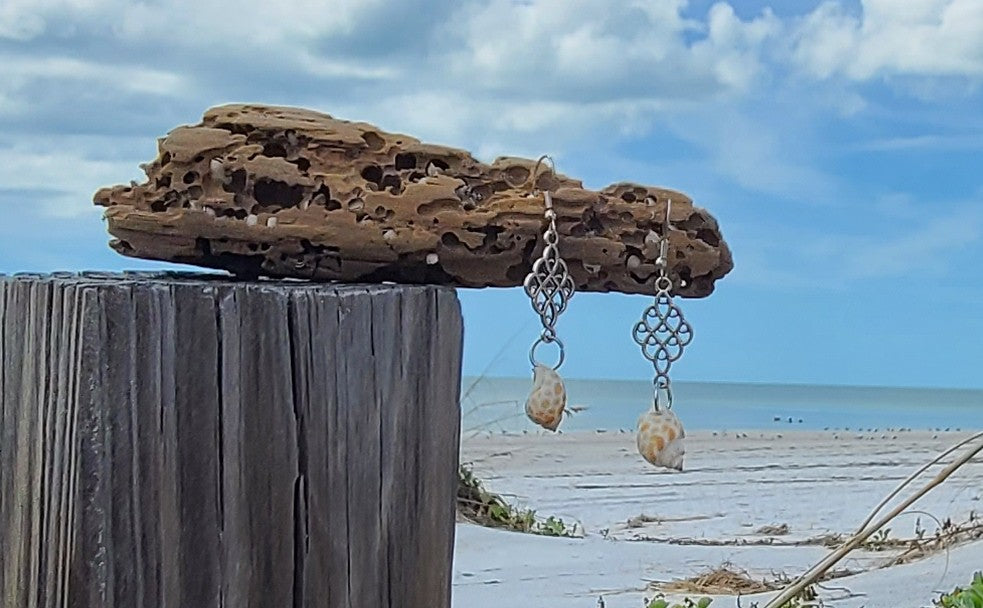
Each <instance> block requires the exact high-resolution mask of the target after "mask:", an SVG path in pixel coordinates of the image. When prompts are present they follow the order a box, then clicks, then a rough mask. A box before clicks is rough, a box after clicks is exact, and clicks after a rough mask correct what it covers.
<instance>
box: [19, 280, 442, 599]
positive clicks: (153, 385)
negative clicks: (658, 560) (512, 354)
mask: <svg viewBox="0 0 983 608" xmlns="http://www.w3.org/2000/svg"><path fill="white" fill-rule="evenodd" d="M460 354H461V319H460V313H459V307H458V303H457V300H456V298H455V296H454V293H453V292H452V291H451V290H448V289H444V288H437V287H412V286H410V287H406V286H403V287H386V286H370V287H364V286H346V287H342V286H329V285H316V284H304V283H293V282H260V283H233V282H228V281H225V280H221V279H215V278H212V279H209V278H203V277H202V276H201V275H195V276H183V275H180V276H179V275H153V276H149V275H139V274H130V275H112V276H104V275H94V274H91V273H89V274H87V275H83V276H76V275H52V276H18V277H13V278H11V277H6V278H4V277H0V604H2V605H3V606H10V607H15V606H51V607H59V608H60V607H62V606H79V607H83V606H91V607H97V606H98V607H100V608H105V607H117V608H150V607H154V608H192V607H193V608H213V607H214V608H218V607H220V606H224V607H227V608H228V607H236V608H240V607H241V608H248V607H257V608H258V607H277V608H287V607H294V608H302V607H313V606H318V607H329V608H335V607H337V608H342V607H345V608H351V607H365V608H379V607H397V606H398V607H400V608H408V607H413V608H447V607H448V606H449V604H450V574H451V556H452V547H453V535H454V496H455V491H456V479H457V478H456V470H457V463H458V439H459V408H458V392H459V386H460V384H459V382H460V379H459V373H460V372H459V365H460Z"/></svg>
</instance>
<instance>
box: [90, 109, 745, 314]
mask: <svg viewBox="0 0 983 608" xmlns="http://www.w3.org/2000/svg"><path fill="white" fill-rule="evenodd" d="M544 152H547V151H544ZM534 165H535V163H534V162H533V161H531V160H526V159H521V158H500V159H498V160H496V161H495V162H494V163H492V164H491V165H486V164H483V163H480V162H478V161H477V160H475V159H474V158H473V157H472V156H471V155H470V154H468V153H467V152H465V151H463V150H457V149H454V148H448V147H444V146H436V145H430V144H424V143H421V142H419V141H418V140H416V139H414V138H412V137H408V136H406V135H398V134H392V133H386V132H385V131H382V130H380V129H378V128H376V127H374V126H372V125H369V124H366V123H351V122H346V121H342V120H337V119H334V118H331V117H330V116H327V115H325V114H320V113H317V112H312V111H307V110H300V109H294V108H281V107H265V106H245V105H232V106H223V107H218V108H213V109H212V110H209V111H208V112H206V113H205V116H204V119H203V121H202V123H201V124H199V125H196V126H189V127H179V128H177V129H174V130H173V131H171V132H170V133H169V134H168V135H167V136H166V137H164V138H162V139H161V140H160V142H159V154H158V156H157V158H156V159H155V160H154V161H153V162H150V163H149V164H147V165H146V166H145V167H144V169H145V171H146V173H147V181H146V182H145V183H143V184H137V183H131V184H130V185H121V186H115V187H112V188H104V189H102V190H100V191H99V192H98V193H96V196H95V201H96V203H97V204H99V205H102V206H105V207H107V210H106V216H107V219H108V221H109V232H110V233H111V234H112V235H113V236H114V237H115V239H114V240H113V242H112V246H113V248H114V249H116V251H118V252H120V253H122V254H124V255H128V256H134V257H140V258H150V259H157V260H167V261H174V262H183V263H189V264H195V265H198V266H204V267H211V268H220V269H226V270H231V271H233V272H236V273H237V274H240V275H244V276H261V275H262V276H273V277H297V278H305V279H318V280H342V281H364V282H370V283H377V282H382V281H395V282H399V283H429V284H441V285H452V286H464V287H486V286H494V287H511V286H517V285H521V283H522V280H523V277H525V275H526V274H527V273H528V272H529V269H530V268H531V266H532V261H533V260H534V259H535V258H536V257H537V256H538V255H539V253H540V252H541V250H542V247H543V242H542V238H541V235H542V230H543V226H544V221H545V220H544V219H543V211H544V207H543V197H542V195H538V196H533V195H532V194H531V192H532V190H533V187H534V186H535V187H537V188H539V189H549V190H551V191H552V192H553V201H554V206H555V210H556V213H557V228H558V231H559V234H560V253H561V254H562V256H563V257H564V259H565V260H566V261H567V265H568V267H569V270H570V274H571V276H572V277H573V279H574V281H575V282H576V284H577V289H578V290H580V291H602V292H603V291H620V292H623V293H644V294H652V293H654V292H655V288H654V278H655V274H656V265H655V260H656V258H657V257H658V255H659V238H660V237H661V236H662V235H665V234H666V233H667V232H668V239H669V243H670V259H669V260H668V262H669V272H670V275H671V276H672V278H673V281H674V284H675V286H676V288H675V292H676V293H677V294H678V295H681V296H686V297H703V296H707V295H709V294H710V293H711V292H712V291H713V288H714V283H715V282H716V281H717V280H718V279H720V278H721V277H723V276H724V275H726V274H727V273H728V272H729V271H730V270H731V268H732V267H733V262H732V260H731V254H730V250H729V249H728V247H727V243H726V242H725V241H724V239H723V236H722V235H721V232H720V229H719V227H718V225H717V221H716V220H715V219H714V218H713V217H712V216H711V215H710V214H709V213H707V212H706V211H705V210H703V209H700V208H698V207H696V206H694V205H693V202H692V201H691V200H690V199H689V197H687V196H686V195H684V194H681V193H679V192H675V191H672V190H665V189H662V188H655V187H648V186H640V185H637V184H630V183H619V184H614V185H611V186H609V187H607V188H604V189H602V190H600V191H592V190H588V189H585V188H583V186H582V184H581V183H580V182H579V181H577V180H574V179H570V178H568V177H565V176H562V175H552V174H551V173H549V172H548V171H545V170H544V171H541V172H539V173H537V174H536V175H535V176H534V175H533V171H534ZM544 169H545V167H544ZM534 182H535V183H534ZM669 199H671V200H672V218H671V220H672V226H671V228H670V229H668V231H667V229H666V226H665V216H666V204H667V201H668V200H669Z"/></svg>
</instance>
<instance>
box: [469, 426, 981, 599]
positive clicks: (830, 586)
mask: <svg viewBox="0 0 983 608" xmlns="http://www.w3.org/2000/svg"><path fill="white" fill-rule="evenodd" d="M967 436H969V433H966V432H945V431H939V432H931V431H928V432H926V431H914V432H911V431H905V430H883V429H879V430H876V431H875V430H873V429H871V430H867V431H861V432H858V431H856V430H854V431H852V432H851V431H827V432H811V431H789V432H782V433H779V432H774V431H746V432H733V431H730V432H726V433H712V432H694V433H691V434H690V436H689V437H688V440H687V456H686V467H685V471H684V472H683V473H671V472H664V471H661V470H656V469H654V468H652V467H650V466H649V465H647V464H646V463H644V462H643V461H642V460H641V458H640V457H639V456H638V454H637V453H636V451H635V446H634V436H633V435H632V434H631V433H623V432H618V431H614V432H575V433H565V434H559V435H549V434H543V433H536V432H532V431H531V432H529V433H528V434H488V433H485V434H480V435H466V436H465V437H464V438H463V440H462V456H461V458H462V461H463V462H465V463H469V464H471V465H472V467H473V469H474V472H475V474H476V475H477V476H478V477H480V478H481V479H483V480H484V481H485V483H486V486H487V487H488V488H489V489H490V490H492V491H495V492H499V493H501V494H504V495H507V496H508V497H509V498H510V499H511V500H512V501H513V502H515V503H516V504H519V505H522V506H525V507H529V508H532V509H535V510H536V511H537V512H538V513H539V514H540V515H541V516H543V517H547V516H551V515H552V516H556V517H560V518H562V519H563V520H564V522H566V523H568V524H572V523H576V524H577V525H578V526H579V527H580V528H581V529H582V531H583V537H582V538H552V537H544V536H534V535H528V534H519V533H514V532H507V531H501V530H492V529H487V528H482V527H479V526H476V525H473V524H470V523H460V524H458V529H457V550H456V555H455V566H454V605H455V606H459V607H461V608H486V607H487V608H493V607H495V608H499V607H501V606H503V605H506V604H507V605H515V606H543V607H548V606H568V607H583V608H591V607H594V606H598V605H599V604H598V598H599V597H603V600H604V605H605V607H606V608H641V607H642V606H643V600H644V598H647V597H652V596H653V595H654V594H655V593H656V592H657V590H658V588H659V586H660V585H664V584H667V583H671V582H672V581H679V580H681V579H687V578H691V577H695V576H698V575H700V574H703V573H706V572H708V571H710V570H712V569H716V568H720V567H722V566H726V567H729V568H730V569H732V570H735V571H738V572H743V573H746V574H747V575H748V576H750V578H752V579H757V580H766V581H776V580H780V579H781V578H783V577H794V576H796V575H798V574H799V573H801V572H802V571H803V570H805V569H806V568H807V567H808V566H810V565H812V564H813V563H814V562H816V561H818V560H819V559H821V558H822V557H823V556H825V555H827V554H828V553H829V551H830V549H829V547H828V546H827V545H828V543H826V542H824V540H823V539H824V538H828V536H829V535H837V534H839V535H849V534H850V533H851V532H853V531H854V530H855V529H856V528H857V526H858V525H859V524H860V522H862V521H863V520H864V519H865V517H866V516H867V514H868V513H869V512H870V511H871V510H872V509H873V508H874V507H875V506H876V505H877V503H878V502H880V500H881V499H882V498H883V497H884V496H886V495H887V494H888V493H889V492H890V491H891V490H892V489H894V487H895V486H896V485H897V484H898V483H900V482H901V481H902V480H904V479H905V478H906V477H907V476H908V475H909V474H911V473H912V472H913V471H914V470H915V469H917V468H918V467H919V466H921V465H922V464H924V463H925V462H927V461H929V460H931V459H932V458H933V457H935V456H936V455H937V454H938V453H940V452H941V451H943V450H945V449H946V448H948V447H949V446H951V445H953V444H955V443H957V442H958V441H959V440H960V439H962V438H965V437H967ZM937 470H938V467H936V468H933V469H931V470H930V472H929V473H930V474H934V472H936V471H937ZM927 479H928V477H925V481H927ZM922 483H923V482H922ZM916 485H921V484H916ZM915 509H917V510H919V511H921V512H923V513H911V514H906V515H903V516H901V517H899V518H898V519H896V520H895V521H894V522H892V524H891V526H890V528H891V530H890V533H889V534H888V536H887V538H888V539H910V538H914V537H915V536H916V528H918V527H920V528H921V529H924V530H926V533H925V535H926V537H930V536H932V535H933V534H934V533H935V531H936V529H937V528H938V524H937V523H936V522H935V521H934V520H933V519H932V516H934V517H935V518H937V519H938V520H940V521H944V520H946V519H950V520H951V521H952V522H953V523H965V522H968V521H969V520H970V519H971V518H972V517H973V516H974V512H979V511H983V463H979V462H974V463H970V464H968V465H966V466H965V467H963V468H962V469H961V470H960V471H958V472H957V473H956V474H955V475H954V476H953V477H952V478H951V479H950V480H949V481H947V482H946V483H945V484H944V485H943V486H941V487H939V488H937V489H935V490H934V491H933V492H932V493H930V494H929V495H928V496H926V497H924V498H923V499H922V500H921V501H920V502H919V503H917V504H916V505H915ZM765 527H773V529H772V530H767V529H766V530H764V531H762V528H765ZM786 528H787V531H786ZM906 548H907V547H905V546H903V545H899V544H897V543H884V544H883V546H874V545H871V544H868V545H867V546H866V547H865V549H864V550H858V551H856V552H855V553H853V554H851V555H850V556H849V557H848V558H847V559H845V560H844V561H842V562H841V563H840V564H839V565H838V566H837V567H836V568H837V569H839V570H844V569H845V570H847V571H849V572H850V574H849V575H846V576H843V577H841V578H837V579H835V580H831V581H828V582H826V583H824V584H823V588H822V589H820V591H821V597H822V598H823V600H824V601H825V602H826V603H827V604H828V605H832V606H842V607H849V608H860V607H865V608H917V607H920V606H929V605H931V601H932V599H933V598H934V597H936V596H937V594H938V592H939V591H941V590H952V588H953V587H955V586H957V585H965V584H967V583H968V582H969V581H970V580H971V578H972V573H973V572H974V571H975V570H979V569H981V568H983V541H980V540H977V541H973V542H966V543H963V544H960V545H958V546H956V547H954V548H952V549H950V550H949V551H948V552H946V551H940V552H937V553H934V554H931V555H929V556H927V557H922V558H919V559H915V560H912V561H908V562H907V563H904V564H901V565H893V566H890V567H885V565H886V564H889V563H890V562H891V561H892V560H893V559H894V558H896V557H897V556H898V555H899V554H901V553H902V552H903V551H905V549H906ZM844 574H846V573H844ZM666 595H667V596H669V597H681V595H680V594H673V593H667V594H666ZM687 595H690V596H691V597H697V596H701V595H707V594H699V593H688V594H687ZM768 596H769V594H768V593H759V594H757V595H749V596H746V597H745V598H743V599H742V605H743V606H744V607H745V608H747V607H749V606H753V603H754V602H759V603H761V604H763V603H764V602H763V601H762V600H765V599H766V598H767V597H768ZM714 597H715V600H714V603H713V606H714V608H718V607H720V608H729V607H732V606H737V602H736V600H735V598H734V597H733V596H730V597H727V596H714ZM503 602H505V604H503Z"/></svg>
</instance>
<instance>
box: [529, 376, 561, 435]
mask: <svg viewBox="0 0 983 608" xmlns="http://www.w3.org/2000/svg"><path fill="white" fill-rule="evenodd" d="M566 405H567V391H566V389H565V388H564V387H563V379H562V378H560V374H558V373H556V371H555V370H553V369H550V368H549V367H546V366H545V365H536V367H535V368H533V376H532V391H531V392H530V393H529V398H528V399H526V415H527V416H529V419H530V420H532V421H533V422H535V423H536V424H538V425H539V426H541V427H543V428H544V429H548V430H550V431H555V430H556V427H558V426H559V425H560V419H561V418H563V408H564V407H566Z"/></svg>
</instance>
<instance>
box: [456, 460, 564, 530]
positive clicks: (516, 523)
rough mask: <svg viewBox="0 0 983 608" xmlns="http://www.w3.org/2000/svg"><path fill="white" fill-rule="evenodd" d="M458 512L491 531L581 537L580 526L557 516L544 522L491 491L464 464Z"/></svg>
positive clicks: (458, 488) (528, 510) (458, 489)
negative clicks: (568, 522) (497, 529)
mask: <svg viewBox="0 0 983 608" xmlns="http://www.w3.org/2000/svg"><path fill="white" fill-rule="evenodd" d="M457 512H458V513H459V514H460V515H461V516H462V517H464V518H465V519H467V520H469V521H472V522H474V523H476V524H479V525H482V526H487V527H489V528H503V529H505V530H512V531H513V532H525V533H527V534H539V535H542V536H561V537H567V538H574V537H577V536H579V534H578V528H579V526H578V525H577V524H572V525H571V524H567V523H566V522H564V521H563V520H562V519H560V518H559V517H554V516H550V517H547V518H546V519H541V518H539V517H537V516H536V511H534V510H533V509H520V508H518V507H515V506H513V505H511V504H509V503H508V502H506V500H505V499H504V498H502V496H500V495H498V494H495V493H493V492H489V491H488V490H486V489H485V486H484V484H483V483H482V482H481V480H480V479H478V478H477V477H476V476H475V474H474V471H472V470H471V468H470V467H468V466H467V465H464V464H462V465H461V466H460V467H459V468H458V484H457Z"/></svg>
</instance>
